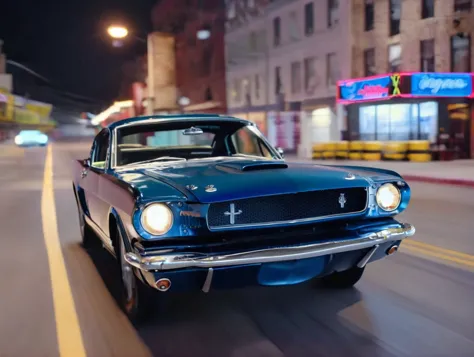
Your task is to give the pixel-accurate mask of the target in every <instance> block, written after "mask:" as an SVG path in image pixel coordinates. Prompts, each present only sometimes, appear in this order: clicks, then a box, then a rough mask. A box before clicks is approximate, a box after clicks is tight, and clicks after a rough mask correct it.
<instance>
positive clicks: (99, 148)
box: [91, 130, 109, 169]
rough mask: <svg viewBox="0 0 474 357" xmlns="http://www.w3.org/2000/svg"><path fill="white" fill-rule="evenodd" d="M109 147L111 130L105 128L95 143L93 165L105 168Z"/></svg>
mask: <svg viewBox="0 0 474 357" xmlns="http://www.w3.org/2000/svg"><path fill="white" fill-rule="evenodd" d="M108 149H109V132H108V131H107V130H104V131H103V132H101V133H100V134H99V135H98V136H97V138H96V140H95V143H94V151H93V153H92V157H91V160H92V163H91V166H92V167H96V168H99V169H104V168H105V161H106V160H107V150H108Z"/></svg>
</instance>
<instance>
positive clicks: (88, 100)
mask: <svg viewBox="0 0 474 357" xmlns="http://www.w3.org/2000/svg"><path fill="white" fill-rule="evenodd" d="M6 63H7V64H10V65H12V66H15V67H17V68H19V69H21V70H23V71H25V72H27V73H29V74H31V75H32V76H34V77H37V78H39V79H41V80H42V81H43V82H45V83H47V84H49V85H50V86H51V87H52V88H51V89H56V90H60V91H61V94H62V95H66V96H69V97H72V98H75V99H76V100H77V99H78V100H83V101H86V102H91V103H95V104H103V102H102V101H98V100H97V99H92V98H89V97H85V96H83V95H80V94H76V93H71V92H67V91H64V90H62V89H60V88H59V86H57V85H55V84H54V83H52V82H51V80H49V79H47V78H46V77H44V76H42V75H41V74H39V73H37V72H35V71H34V70H32V69H31V68H29V67H27V66H25V65H24V64H21V63H19V62H16V61H12V60H7V61H6Z"/></svg>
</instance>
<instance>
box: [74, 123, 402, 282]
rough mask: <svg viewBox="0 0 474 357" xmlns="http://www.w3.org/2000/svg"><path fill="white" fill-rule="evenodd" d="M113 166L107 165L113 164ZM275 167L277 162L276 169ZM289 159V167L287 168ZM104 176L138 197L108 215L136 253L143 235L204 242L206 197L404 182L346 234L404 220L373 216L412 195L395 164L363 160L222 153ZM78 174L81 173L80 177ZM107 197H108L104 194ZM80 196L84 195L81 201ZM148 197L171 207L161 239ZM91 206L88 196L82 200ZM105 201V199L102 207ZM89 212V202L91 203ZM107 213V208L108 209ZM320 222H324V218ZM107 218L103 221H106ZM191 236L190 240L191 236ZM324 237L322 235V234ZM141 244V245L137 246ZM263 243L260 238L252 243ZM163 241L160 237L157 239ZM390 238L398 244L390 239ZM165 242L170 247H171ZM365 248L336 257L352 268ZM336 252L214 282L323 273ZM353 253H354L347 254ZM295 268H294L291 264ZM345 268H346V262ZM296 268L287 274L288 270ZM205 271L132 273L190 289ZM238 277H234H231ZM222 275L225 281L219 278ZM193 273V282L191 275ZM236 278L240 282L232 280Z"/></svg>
mask: <svg viewBox="0 0 474 357" xmlns="http://www.w3.org/2000/svg"><path fill="white" fill-rule="evenodd" d="M149 118H150V119H154V120H155V119H157V120H163V121H169V120H173V119H178V120H180V121H181V120H196V119H197V118H205V119H206V120H216V121H219V120H222V119H223V118H227V117H220V116H216V115H201V114H199V115H187V116H186V117H185V118H183V115H177V116H169V115H167V116H153V117H149ZM143 119H144V117H139V118H130V119H127V120H122V121H120V122H116V123H113V124H111V125H109V127H108V130H109V132H110V134H111V135H114V133H115V131H114V129H116V128H117V127H118V126H120V125H125V124H132V123H134V122H138V121H141V120H143ZM227 119H229V120H238V121H240V122H243V123H246V124H249V125H254V124H253V123H251V122H248V121H246V120H241V119H236V118H230V117H228V118H227ZM109 164H110V163H109ZM272 165H273V167H272ZM285 165H287V167H284V166H285ZM255 166H260V167H261V168H262V170H259V171H252V168H255ZM349 173H351V174H354V175H355V178H354V179H346V177H347V175H348V174H349ZM98 175H99V180H101V178H105V179H106V180H105V181H104V180H102V181H101V182H105V183H103V184H115V185H118V186H120V187H122V188H123V190H126V191H128V194H129V195H131V197H133V199H134V201H135V210H134V211H133V212H129V213H126V214H124V213H123V210H121V212H122V214H121V215H118V213H117V211H116V208H117V209H120V207H111V210H109V213H108V214H111V215H113V216H114V217H115V218H116V220H117V222H120V223H119V227H120V231H121V233H122V236H123V239H125V241H126V242H129V244H126V247H127V250H130V251H137V247H138V246H139V242H140V241H143V242H145V241H150V242H157V243H158V242H159V241H161V240H170V239H173V238H175V237H177V238H185V237H189V238H193V237H194V238H195V240H193V246H195V247H199V246H201V247H202V246H204V245H205V244H200V242H199V237H200V236H202V235H206V234H209V233H210V232H209V229H208V227H207V223H206V214H207V209H208V206H209V203H212V202H222V201H228V200H235V199H242V198H250V197H258V196H263V195H274V194H284V193H294V192H305V191H311V190H323V189H335V188H348V187H365V188H367V189H368V190H369V191H370V192H371V194H372V195H375V192H376V189H377V188H378V187H379V186H380V185H382V184H384V183H388V182H390V183H401V185H400V186H399V188H400V191H401V193H402V203H401V205H400V207H399V208H398V209H397V210H395V211H393V212H384V211H382V210H381V209H380V208H379V207H378V206H376V205H373V206H369V207H367V209H366V211H365V212H363V213H362V214H354V215H352V216H349V215H348V216H346V217H345V218H347V219H350V218H356V221H355V223H353V224H352V225H351V223H347V224H346V226H345V228H344V229H345V232H346V238H347V239H350V237H356V236H357V235H360V234H363V233H364V232H368V231H370V230H373V229H375V228H377V229H381V227H382V228H383V227H387V228H388V227H394V226H397V225H399V224H398V222H396V221H393V222H392V221H390V222H386V223H384V224H383V226H380V222H375V221H374V220H373V219H382V218H387V219H390V217H393V216H395V215H397V214H399V213H400V212H402V211H403V210H404V209H405V208H406V207H407V205H408V203H409V200H410V188H409V186H408V185H407V184H406V182H404V180H403V179H402V178H401V176H400V175H399V174H397V173H396V172H393V171H390V170H384V169H378V168H369V167H358V166H346V165H337V166H327V165H315V164H312V163H288V162H283V161H279V160H278V161H269V160H265V159H255V160H254V159H248V158H242V157H222V158H214V159H213V160H206V159H205V160H189V161H186V162H173V163H160V164H154V165H149V167H147V168H145V167H144V166H137V167H136V168H117V169H111V168H110V166H109V167H107V168H106V169H105V170H104V171H103V172H100V173H98ZM76 177H77V176H76ZM78 181H79V180H78V179H76V187H77V190H78V192H83V191H82V190H83V188H82V187H81V186H80V184H79V182H78ZM191 184H192V185H195V186H198V189H197V190H190V189H188V188H187V187H186V186H187V185H191ZM207 185H214V186H215V187H216V188H217V191H215V192H206V191H205V190H204V188H205V187H206V186H207ZM103 199H104V200H105V201H104V203H106V202H107V198H103ZM81 201H82V200H81ZM151 202H164V203H166V204H168V205H169V207H170V208H171V210H172V211H173V213H174V217H175V223H174V225H173V227H172V229H171V230H170V231H169V232H168V233H167V234H165V235H163V236H160V237H154V236H151V235H150V234H149V233H147V232H145V230H144V229H143V227H142V226H141V223H140V218H141V212H142V210H143V208H144V207H145V206H146V205H147V204H149V203H151ZM84 203H85V204H86V205H87V202H84ZM105 206H106V205H104V207H105ZM86 210H87V207H86ZM186 212H188V213H189V212H193V213H195V214H197V215H198V217H194V216H193V217H190V216H186V215H183V213H186ZM104 214H107V212H104ZM324 221H325V219H323V220H318V222H319V223H321V222H324ZM102 222H104V221H102ZM313 223H316V222H309V223H304V224H295V225H308V224H313ZM275 227H278V225H275ZM288 227H290V225H288V224H284V225H282V228H288ZM99 228H100V229H101V230H102V231H103V232H108V227H105V226H102V227H99ZM194 238H193V239H194ZM319 241H320V240H319ZM137 243H138V245H137ZM257 243H258V242H255V246H256V245H257ZM158 244H159V243H158ZM180 244H181V243H178V242H177V244H176V248H178V247H180V248H182V245H180ZM392 244H393V243H392ZM167 248H170V249H173V248H174V247H173V245H168V246H167ZM363 254H365V252H363V251H356V252H350V254H349V253H347V254H346V253H341V254H339V255H338V256H347V258H344V259H342V260H341V262H342V265H341V266H346V268H348V267H350V265H351V264H353V262H354V261H357V259H360V257H361V256H363ZM383 256H384V253H377V254H376V255H375V256H374V257H373V258H372V260H375V259H380V258H382V257H383ZM333 258H334V257H333V256H331V257H329V256H325V257H319V258H311V259H309V260H306V259H305V260H300V261H299V262H297V263H295V262H282V263H271V264H270V263H267V264H252V265H246V266H238V267H232V268H231V267H226V268H216V269H215V270H216V276H215V278H214V281H213V286H219V285H222V284H223V285H226V284H230V285H231V286H234V287H235V286H236V285H237V284H243V285H248V284H247V283H249V282H250V281H253V282H254V283H256V284H260V285H281V284H293V283H298V282H302V281H305V280H308V279H310V278H311V277H315V276H321V275H324V274H326V273H327V272H328V269H329V268H328V267H330V266H333V264H334V263H333V261H334V259H333ZM349 258H350V259H349ZM290 267H293V269H290ZM341 269H342V268H341ZM290 270H291V271H292V273H289V271H290ZM206 271H207V269H184V270H179V271H168V272H160V273H158V272H155V273H150V272H147V273H144V272H138V271H135V273H136V275H137V277H139V278H140V279H141V280H143V281H147V282H148V283H149V284H150V285H153V284H154V282H155V281H156V279H157V278H159V277H168V276H171V275H173V276H175V277H179V279H178V280H177V279H175V278H173V279H174V280H173V287H174V288H176V287H177V286H179V280H182V281H185V283H183V284H184V285H183V286H188V287H191V286H192V285H193V282H194V283H196V284H194V285H196V286H199V288H200V287H201V286H202V283H203V281H204V279H205V274H206ZM233 276H235V278H234V279H233V278H232V277H233ZM219 277H222V281H221V283H222V284H219V283H218V282H219V281H220V278H219ZM193 279H194V280H193ZM233 280H235V281H233Z"/></svg>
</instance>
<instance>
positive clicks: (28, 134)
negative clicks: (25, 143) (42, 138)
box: [18, 130, 42, 136]
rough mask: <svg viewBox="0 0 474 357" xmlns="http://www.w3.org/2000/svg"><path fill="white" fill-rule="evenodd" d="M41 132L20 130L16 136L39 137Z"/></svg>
mask: <svg viewBox="0 0 474 357" xmlns="http://www.w3.org/2000/svg"><path fill="white" fill-rule="evenodd" d="M41 134H42V132H41V131H39V130H22V131H20V133H19V134H18V135H20V136H38V135H41Z"/></svg>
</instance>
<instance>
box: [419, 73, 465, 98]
mask: <svg viewBox="0 0 474 357" xmlns="http://www.w3.org/2000/svg"><path fill="white" fill-rule="evenodd" d="M411 94H413V95H419V96H430V97H431V96H436V97H468V96H470V95H471V94H472V76H471V74H470V73H414V74H412V75H411Z"/></svg>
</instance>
